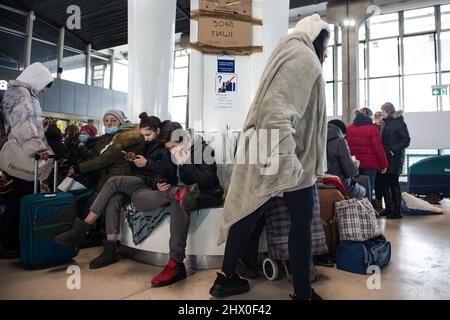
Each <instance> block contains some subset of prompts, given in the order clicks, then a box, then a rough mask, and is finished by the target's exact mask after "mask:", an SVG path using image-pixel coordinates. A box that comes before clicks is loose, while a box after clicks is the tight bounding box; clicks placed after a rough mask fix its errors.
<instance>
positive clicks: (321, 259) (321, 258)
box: [313, 254, 334, 268]
mask: <svg viewBox="0 0 450 320" xmlns="http://www.w3.org/2000/svg"><path fill="white" fill-rule="evenodd" d="M313 263H314V265H316V266H321V267H327V268H333V267H334V262H333V259H331V257H330V255H329V254H321V255H318V256H313Z"/></svg>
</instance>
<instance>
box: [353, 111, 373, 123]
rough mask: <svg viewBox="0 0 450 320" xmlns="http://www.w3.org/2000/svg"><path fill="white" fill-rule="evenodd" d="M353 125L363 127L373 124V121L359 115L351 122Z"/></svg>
mask: <svg viewBox="0 0 450 320" xmlns="http://www.w3.org/2000/svg"><path fill="white" fill-rule="evenodd" d="M353 124H354V125H355V126H365V125H368V124H373V121H372V119H370V118H369V117H367V116H365V115H363V114H361V113H360V114H358V115H357V116H356V118H355V120H353Z"/></svg>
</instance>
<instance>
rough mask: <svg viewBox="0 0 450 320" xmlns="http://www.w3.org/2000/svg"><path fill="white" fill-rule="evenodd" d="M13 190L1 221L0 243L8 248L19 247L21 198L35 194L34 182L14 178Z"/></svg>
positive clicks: (9, 194) (8, 196) (8, 195)
mask: <svg viewBox="0 0 450 320" xmlns="http://www.w3.org/2000/svg"><path fill="white" fill-rule="evenodd" d="M12 188H13V189H12V191H11V192H9V193H8V194H7V195H6V196H5V199H6V203H7V207H6V212H5V214H4V216H3V219H2V221H0V243H1V244H2V245H3V247H4V248H5V249H7V250H17V249H19V216H20V199H22V197H24V196H27V195H30V194H33V192H34V183H33V182H29V181H25V180H21V179H18V178H13V183H12Z"/></svg>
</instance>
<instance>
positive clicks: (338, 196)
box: [319, 188, 345, 258]
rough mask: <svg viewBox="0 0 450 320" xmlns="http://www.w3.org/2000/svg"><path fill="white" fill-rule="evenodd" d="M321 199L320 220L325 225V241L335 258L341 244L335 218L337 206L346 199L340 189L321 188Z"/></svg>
mask: <svg viewBox="0 0 450 320" xmlns="http://www.w3.org/2000/svg"><path fill="white" fill-rule="evenodd" d="M319 198H320V220H321V222H322V225H323V230H324V231H325V239H326V242H327V246H328V250H329V254H330V256H331V257H333V258H335V257H336V251H337V246H338V244H339V230H338V224H337V220H336V218H335V213H336V212H335V211H336V210H335V204H336V202H338V201H342V200H345V198H344V196H343V195H342V193H341V192H340V191H339V190H338V189H329V188H325V189H322V188H319Z"/></svg>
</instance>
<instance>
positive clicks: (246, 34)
mask: <svg viewBox="0 0 450 320" xmlns="http://www.w3.org/2000/svg"><path fill="white" fill-rule="evenodd" d="M198 42H200V43H203V44H207V45H210V46H213V47H221V48H238V47H248V46H251V45H252V24H251V23H249V22H242V21H234V20H227V19H219V18H210V17H200V18H199V21H198Z"/></svg>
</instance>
